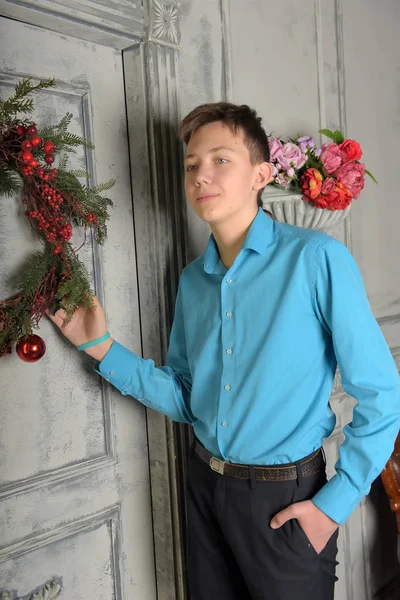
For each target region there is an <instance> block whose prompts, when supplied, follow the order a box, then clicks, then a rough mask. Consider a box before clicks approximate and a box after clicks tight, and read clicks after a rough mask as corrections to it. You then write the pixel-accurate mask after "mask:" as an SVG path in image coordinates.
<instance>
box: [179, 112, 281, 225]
mask: <svg viewBox="0 0 400 600" xmlns="http://www.w3.org/2000/svg"><path fill="white" fill-rule="evenodd" d="M270 177H271V167H270V165H269V164H268V163H266V162H263V163H259V164H256V165H252V164H251V161H250V153H249V149H248V148H247V146H246V144H245V143H244V137H243V133H242V132H241V131H240V130H239V131H237V133H236V134H235V133H234V132H233V131H232V130H231V129H230V128H229V127H227V126H226V125H225V124H224V123H222V122H221V121H216V122H214V123H209V124H207V125H204V126H203V127H200V128H199V129H197V130H196V131H195V132H194V134H193V135H192V137H191V138H190V140H189V143H188V147H187V153H186V158H185V190H186V194H187V197H188V199H189V202H190V204H191V205H192V207H193V209H194V210H195V212H196V213H197V215H198V216H199V217H200V218H201V219H203V221H206V222H207V223H209V224H210V225H213V224H218V223H222V222H224V221H227V220H229V219H231V218H232V217H238V216H240V214H242V215H243V216H247V215H249V214H250V213H253V216H254V214H255V212H256V211H257V192H258V190H260V189H261V188H263V187H264V186H265V185H266V184H267V183H268V181H269V180H270Z"/></svg>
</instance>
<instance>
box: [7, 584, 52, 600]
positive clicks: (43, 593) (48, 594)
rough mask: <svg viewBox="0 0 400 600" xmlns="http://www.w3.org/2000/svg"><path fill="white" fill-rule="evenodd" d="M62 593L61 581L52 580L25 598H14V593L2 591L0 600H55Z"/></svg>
mask: <svg viewBox="0 0 400 600" xmlns="http://www.w3.org/2000/svg"><path fill="white" fill-rule="evenodd" d="M61 593H62V585H61V580H59V579H52V580H51V581H49V582H47V583H45V584H44V585H42V586H40V588H38V589H37V590H36V591H33V592H30V593H29V594H27V595H26V596H16V592H8V591H4V592H1V593H0V600H56V598H58V597H59V596H60V595H61Z"/></svg>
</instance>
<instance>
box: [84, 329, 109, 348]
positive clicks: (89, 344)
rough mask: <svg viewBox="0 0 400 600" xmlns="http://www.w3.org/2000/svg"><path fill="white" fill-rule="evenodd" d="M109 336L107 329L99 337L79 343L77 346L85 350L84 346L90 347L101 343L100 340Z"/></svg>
mask: <svg viewBox="0 0 400 600" xmlns="http://www.w3.org/2000/svg"><path fill="white" fill-rule="evenodd" d="M109 337H111V336H110V334H109V333H108V331H107V333H105V334H104V335H102V336H101V337H99V338H96V339H95V340H92V341H91V342H86V344H81V345H80V346H77V348H78V350H79V351H80V352H81V351H82V350H86V348H90V347H91V346H96V345H97V344H101V342H104V341H105V340H108V338H109Z"/></svg>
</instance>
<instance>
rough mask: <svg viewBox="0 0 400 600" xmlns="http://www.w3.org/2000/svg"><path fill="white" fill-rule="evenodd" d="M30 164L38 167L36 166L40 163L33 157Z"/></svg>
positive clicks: (34, 167)
mask: <svg viewBox="0 0 400 600" xmlns="http://www.w3.org/2000/svg"><path fill="white" fill-rule="evenodd" d="M29 164H30V166H31V167H32V168H33V169H36V167H37V166H38V164H39V163H38V161H37V160H36V158H32V159H31V160H30V161H29Z"/></svg>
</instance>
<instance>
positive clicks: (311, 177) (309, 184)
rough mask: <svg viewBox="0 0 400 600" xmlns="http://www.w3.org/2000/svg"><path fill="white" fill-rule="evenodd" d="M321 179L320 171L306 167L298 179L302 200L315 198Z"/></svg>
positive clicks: (319, 191)
mask: <svg viewBox="0 0 400 600" xmlns="http://www.w3.org/2000/svg"><path fill="white" fill-rule="evenodd" d="M322 181H323V176H322V173H320V172H319V171H318V170H317V169H307V171H306V172H305V173H304V174H303V176H302V178H301V181H300V186H301V190H302V192H303V194H304V197H303V198H304V200H315V198H317V197H318V196H319V195H320V193H321V187H322Z"/></svg>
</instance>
